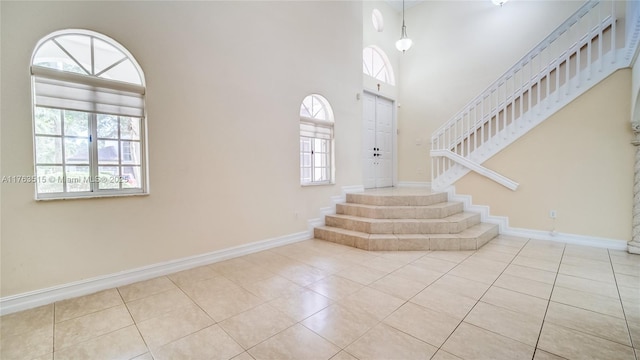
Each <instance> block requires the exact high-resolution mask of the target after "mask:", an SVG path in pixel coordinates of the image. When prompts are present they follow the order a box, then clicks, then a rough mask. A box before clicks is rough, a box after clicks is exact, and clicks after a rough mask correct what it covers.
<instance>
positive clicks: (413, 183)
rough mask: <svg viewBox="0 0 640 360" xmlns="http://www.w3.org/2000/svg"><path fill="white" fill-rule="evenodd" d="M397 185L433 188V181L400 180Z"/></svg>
mask: <svg viewBox="0 0 640 360" xmlns="http://www.w3.org/2000/svg"><path fill="white" fill-rule="evenodd" d="M397 186H398V187H412V188H418V187H424V188H431V182H430V181H398V184H397Z"/></svg>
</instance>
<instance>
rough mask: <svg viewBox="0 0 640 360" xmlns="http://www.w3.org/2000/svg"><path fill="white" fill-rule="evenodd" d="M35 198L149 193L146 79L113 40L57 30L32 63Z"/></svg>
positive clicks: (79, 31)
mask: <svg viewBox="0 0 640 360" xmlns="http://www.w3.org/2000/svg"><path fill="white" fill-rule="evenodd" d="M31 76H32V79H33V81H32V84H33V87H32V89H33V99H34V102H33V104H34V109H33V132H34V149H35V172H36V198H37V199H57V198H76V197H94V196H113V195H128V194H141V193H146V192H147V176H146V174H147V170H146V145H145V136H146V135H145V130H146V127H145V123H146V121H145V109H144V94H145V80H144V74H143V72H142V70H141V69H140V66H139V65H138V63H137V62H136V61H135V59H134V58H133V56H132V55H131V54H130V53H129V52H128V51H127V50H126V49H125V48H124V47H123V46H122V45H120V44H119V43H117V42H116V41H114V40H113V39H110V38H108V37H106V36H104V35H102V34H98V33H95V32H92V31H87V30H63V31H58V32H54V33H52V34H49V35H48V36H46V37H45V38H43V39H42V40H40V42H39V43H38V44H37V46H36V48H35V50H34V52H33V56H32V59H31Z"/></svg>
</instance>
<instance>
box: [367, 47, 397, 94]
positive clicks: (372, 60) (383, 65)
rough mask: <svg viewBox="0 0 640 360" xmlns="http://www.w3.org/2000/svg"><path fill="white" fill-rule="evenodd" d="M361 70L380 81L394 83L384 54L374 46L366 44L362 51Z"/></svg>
mask: <svg viewBox="0 0 640 360" xmlns="http://www.w3.org/2000/svg"><path fill="white" fill-rule="evenodd" d="M362 71H363V72H364V73H365V74H367V75H369V76H371V77H373V78H375V79H378V80H380V81H382V82H385V83H387V84H390V85H395V80H394V78H393V70H392V68H391V64H389V60H388V58H387V56H386V54H385V53H384V52H383V51H382V50H381V49H378V48H376V47H374V46H368V47H366V48H364V50H363V51H362Z"/></svg>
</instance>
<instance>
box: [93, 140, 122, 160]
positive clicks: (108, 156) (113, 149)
mask: <svg viewBox="0 0 640 360" xmlns="http://www.w3.org/2000/svg"><path fill="white" fill-rule="evenodd" d="M118 158H119V156H118V141H113V140H98V163H99V164H118Z"/></svg>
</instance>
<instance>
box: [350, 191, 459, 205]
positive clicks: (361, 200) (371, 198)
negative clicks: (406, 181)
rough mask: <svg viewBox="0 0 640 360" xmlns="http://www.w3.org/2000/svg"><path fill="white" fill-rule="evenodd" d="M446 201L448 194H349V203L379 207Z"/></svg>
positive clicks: (430, 203) (431, 203)
mask: <svg viewBox="0 0 640 360" xmlns="http://www.w3.org/2000/svg"><path fill="white" fill-rule="evenodd" d="M446 201H447V193H437V194H430V195H414V196H402V195H396V196H376V195H371V194H347V202H348V203H352V204H364V205H377V206H428V205H433V204H437V203H441V202H446Z"/></svg>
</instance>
